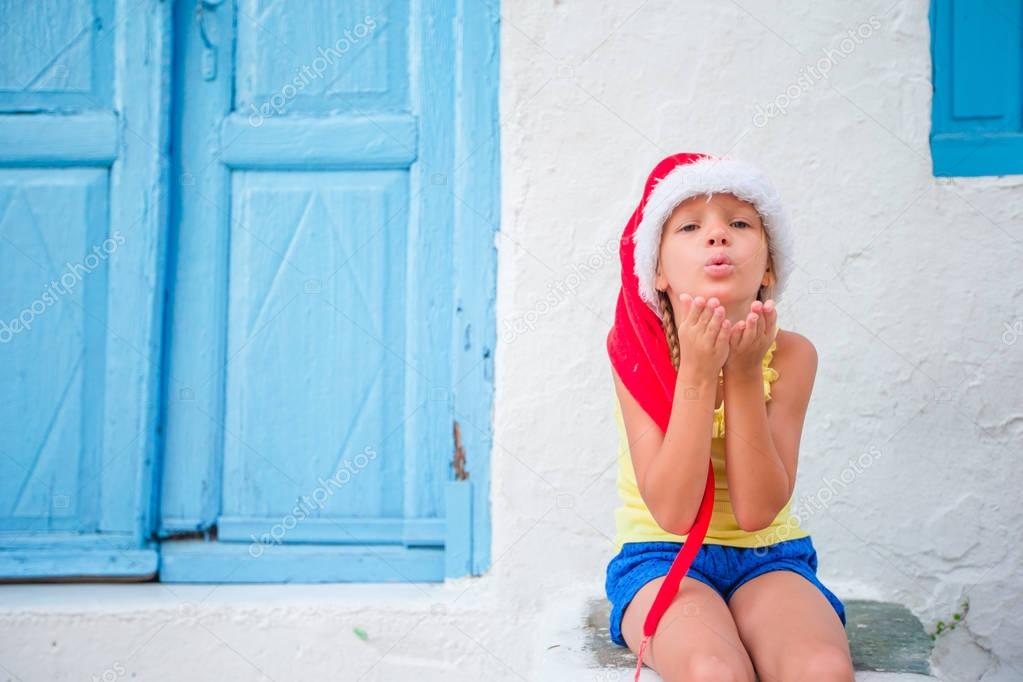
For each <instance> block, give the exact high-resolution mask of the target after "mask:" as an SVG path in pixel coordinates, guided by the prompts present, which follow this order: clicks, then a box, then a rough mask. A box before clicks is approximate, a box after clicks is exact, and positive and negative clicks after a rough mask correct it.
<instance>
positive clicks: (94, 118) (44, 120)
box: [0, 111, 119, 168]
mask: <svg viewBox="0 0 1023 682" xmlns="http://www.w3.org/2000/svg"><path fill="white" fill-rule="evenodd" d="M118 146H119V141H118V132H117V116H116V114H114V113H113V112H111V111H89V112H81V113H74V114H66V115H62V114H33V115H31V116H26V115H0V164H3V165H5V166H33V165H34V166H49V167H58V168H67V167H71V166H109V165H110V164H112V163H113V162H114V159H116V158H117V152H118Z"/></svg>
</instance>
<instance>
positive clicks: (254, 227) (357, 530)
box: [159, 0, 496, 582]
mask: <svg viewBox="0 0 1023 682" xmlns="http://www.w3.org/2000/svg"><path fill="white" fill-rule="evenodd" d="M456 4H457V3H455V2H454V1H453V0H451V1H447V0H445V1H440V2H430V3H410V2H408V1H407V0H386V1H385V0H378V1H375V2H374V1H364V2H345V3H337V2H332V1H328V0H322V1H311V0H307V1H303V2H276V3H271V2H259V1H258V0H238V1H237V2H235V3H233V2H231V1H230V0H227V1H224V2H210V1H205V2H204V1H202V0H183V1H182V2H179V3H177V4H176V6H175V19H174V21H175V29H176V30H175V41H176V43H175V54H176V55H177V56H176V59H175V67H174V69H175V78H174V88H173V93H172V97H171V100H172V101H173V102H174V111H173V121H172V127H173V140H174V143H173V144H172V149H173V156H172V159H173V161H172V173H171V175H172V178H173V179H174V186H175V188H176V189H175V192H174V197H173V207H172V211H171V232H172V235H173V237H172V241H171V247H170V251H169V253H168V262H167V266H168V282H169V287H168V288H169V297H168V306H169V310H168V316H167V330H168V331H167V335H166V339H165V340H166V353H165V358H164V384H163V386H164V395H163V404H164V413H163V427H164V436H165V448H164V453H163V463H162V477H161V481H160V504H159V507H160V515H159V518H160V524H159V534H160V536H161V538H163V540H164V542H163V544H162V548H161V552H162V555H161V569H160V578H161V580H166V581H218V582H220V581H278V580H295V581H333V580H402V581H405V580H416V581H419V580H439V579H442V578H443V577H444V576H445V575H462V574H465V573H469V572H479V570H481V569H482V568H483V567H484V566H485V561H486V559H485V550H486V549H487V547H486V546H485V543H486V538H485V537H483V536H482V535H481V534H480V532H479V528H480V527H481V525H485V522H486V516H485V514H486V511H485V507H486V504H485V502H486V492H487V488H488V487H489V474H488V466H487V461H486V454H487V453H488V452H489V418H490V411H489V406H490V401H489V392H488V391H487V390H486V389H487V387H489V386H490V384H491V381H492V374H491V367H492V353H491V349H492V348H493V335H492V332H493V330H492V328H491V327H492V325H489V324H486V323H485V320H486V319H487V316H488V315H489V316H492V305H491V304H492V282H493V270H492V265H493V257H492V256H493V232H494V230H495V229H496V214H495V213H494V209H495V208H496V201H495V198H496V192H495V186H496V183H495V182H493V181H494V180H496V174H495V173H494V169H493V165H496V164H495V163H494V162H495V160H496V154H495V152H496V125H494V124H493V122H494V120H495V119H496V90H495V89H494V88H495V84H496V79H495V78H494V76H496V60H495V58H494V53H495V47H496V28H495V27H496V17H494V16H492V15H490V14H489V13H490V12H491V9H490V8H489V7H488V6H486V5H483V4H480V5H479V6H476V7H473V8H471V9H463V10H462V11H461V13H460V12H458V11H456ZM473 27H476V29H477V30H475V31H474V30H473ZM473 69H475V71H473ZM460 79H473V81H474V82H476V81H478V83H476V84H475V85H472V86H471V87H467V88H464V89H463V86H464V84H465V83H464V81H462V80H460ZM460 92H462V93H463V94H462V96H465V95H468V96H469V97H470V98H471V97H473V95H474V93H481V97H480V98H479V99H478V100H476V99H470V100H469V101H463V100H462V99H461V98H460V95H459V93H460ZM463 119H464V120H463ZM477 135H483V136H484V137H482V138H481V139H476V137H475V136H477ZM480 150H482V153H477V152H480ZM473 156H475V158H473V159H472V160H471V162H470V163H464V162H466V161H469V160H470V157H473ZM460 162H462V163H461V166H464V167H461V166H460ZM481 163H482V164H483V166H482V167H484V168H486V172H480V173H478V176H473V177H470V176H469V175H467V174H468V173H471V172H476V171H478V170H479V168H480V167H481ZM473 192H476V194H473ZM463 197H472V198H471V199H470V200H468V201H466V200H465V199H464V198H463ZM473 212H474V213H475V214H476V215H475V217H468V218H467V217H466V215H465V214H470V213H473ZM460 252H468V253H470V254H471V257H470V259H460V258H458V257H456V255H457V254H459V253H460ZM456 425H457V431H458V432H459V434H460V437H459V438H457V439H456V437H455V432H456ZM456 441H457V442H456ZM467 449H468V451H469V453H470V454H471V455H473V456H475V459H472V458H470V459H469V461H471V462H472V463H473V464H474V465H475V466H474V467H470V468H469V470H468V472H467V471H466V469H465V466H464V464H463V460H462V459H461V458H462V456H463V454H464V453H465V452H466V450H467Z"/></svg>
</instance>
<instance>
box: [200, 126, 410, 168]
mask: <svg viewBox="0 0 1023 682" xmlns="http://www.w3.org/2000/svg"><path fill="white" fill-rule="evenodd" d="M417 128H418V122H417V120H416V117H415V116H412V115H410V114H372V115H363V116H355V115H343V116H329V117H323V116H321V117H312V116H287V117H276V118H269V119H266V120H264V121H262V122H261V123H260V124H259V126H254V125H252V123H251V121H250V120H249V118H248V117H246V116H244V115H241V114H231V115H230V116H228V117H226V118H225V119H224V123H223V125H222V127H221V131H220V149H221V152H220V158H221V160H222V161H223V162H224V163H225V164H226V165H228V166H230V167H231V168H272V169H306V168H316V169H329V168H345V169H358V168H408V167H409V166H410V165H412V163H413V162H414V161H415V160H416V155H417Z"/></svg>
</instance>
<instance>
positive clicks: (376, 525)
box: [217, 516, 446, 547]
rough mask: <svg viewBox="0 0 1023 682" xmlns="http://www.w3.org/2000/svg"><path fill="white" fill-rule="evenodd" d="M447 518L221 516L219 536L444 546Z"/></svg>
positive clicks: (245, 539)
mask: <svg viewBox="0 0 1023 682" xmlns="http://www.w3.org/2000/svg"><path fill="white" fill-rule="evenodd" d="M445 525H446V524H445V523H444V520H443V519H411V518H410V519H406V518H365V517H338V518H333V517H332V518H304V519H301V520H297V519H295V518H289V517H284V518H281V517H276V518H273V517H263V518H260V517H254V516H221V517H220V518H219V519H218V520H217V539H218V540H220V541H222V542H238V541H241V542H259V543H262V544H298V543H313V542H322V543H325V544H350V545H351V544H388V543H389V544H404V545H406V546H408V545H418V546H437V547H443V546H444V539H445Z"/></svg>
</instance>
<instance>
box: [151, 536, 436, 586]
mask: <svg viewBox="0 0 1023 682" xmlns="http://www.w3.org/2000/svg"><path fill="white" fill-rule="evenodd" d="M443 579H444V550H443V549H439V548H421V547H413V548H404V547H394V546H387V545H270V546H267V545H247V544H239V543H228V542H203V541H199V540H186V541H165V542H164V543H163V547H162V549H161V556H160V582H166V583H176V582H189V583H282V582H283V583H324V582H440V581H442V580H443Z"/></svg>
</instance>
